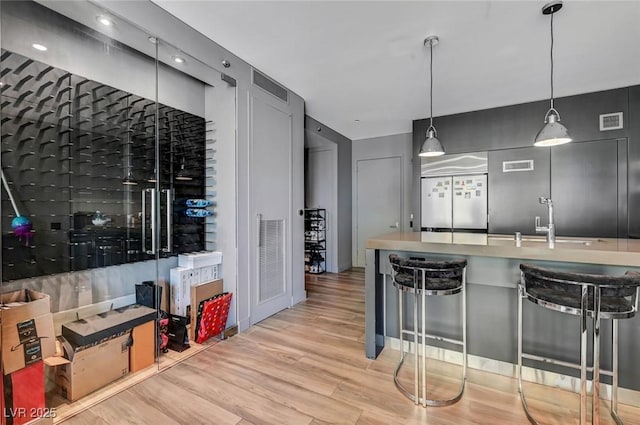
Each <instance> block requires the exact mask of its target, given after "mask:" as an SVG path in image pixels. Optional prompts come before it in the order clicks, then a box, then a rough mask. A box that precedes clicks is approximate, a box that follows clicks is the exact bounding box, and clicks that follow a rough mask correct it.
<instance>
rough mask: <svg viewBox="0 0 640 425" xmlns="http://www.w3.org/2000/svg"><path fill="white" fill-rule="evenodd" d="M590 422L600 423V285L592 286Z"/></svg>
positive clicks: (596, 424)
mask: <svg viewBox="0 0 640 425" xmlns="http://www.w3.org/2000/svg"><path fill="white" fill-rule="evenodd" d="M592 379H593V380H592V388H593V391H592V400H591V403H592V404H591V423H592V424H593V425H599V424H600V287H594V288H593V378H592Z"/></svg>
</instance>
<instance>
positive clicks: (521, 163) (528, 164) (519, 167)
mask: <svg viewBox="0 0 640 425" xmlns="http://www.w3.org/2000/svg"><path fill="white" fill-rule="evenodd" d="M515 171H533V159H521V160H518V161H502V172H503V173H512V172H515Z"/></svg>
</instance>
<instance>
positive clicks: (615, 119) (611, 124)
mask: <svg viewBox="0 0 640 425" xmlns="http://www.w3.org/2000/svg"><path fill="white" fill-rule="evenodd" d="M622 128H624V124H623V123H622V112H614V113H612V114H602V115H600V131H608V130H621V129H622Z"/></svg>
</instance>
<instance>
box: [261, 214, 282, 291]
mask: <svg viewBox="0 0 640 425" xmlns="http://www.w3.org/2000/svg"><path fill="white" fill-rule="evenodd" d="M259 245H260V252H259V257H260V268H259V273H260V275H259V280H258V285H259V291H258V292H259V293H258V302H259V303H262V302H264V301H267V300H270V299H272V298H274V297H277V296H278V295H280V294H282V293H283V292H284V288H285V273H284V265H285V252H284V220H260V243H259Z"/></svg>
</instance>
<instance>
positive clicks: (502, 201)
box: [488, 147, 551, 235]
mask: <svg viewBox="0 0 640 425" xmlns="http://www.w3.org/2000/svg"><path fill="white" fill-rule="evenodd" d="M488 159H489V182H488V190H489V233H503V234H509V233H513V232H516V231H519V232H522V234H525V235H533V234H535V226H534V219H533V217H534V216H532V215H531V214H530V213H529V212H530V211H538V212H539V213H538V215H540V216H544V215H545V214H544V212H545V211H544V210H543V205H540V204H539V203H538V197H540V196H545V197H548V196H549V194H550V193H551V187H550V184H551V182H550V178H549V169H550V168H549V167H550V164H549V161H550V149H549V148H536V147H528V148H518V149H502V150H497V151H491V152H489V155H488ZM522 160H531V161H533V170H531V171H519V172H511V173H503V172H502V162H503V161H522ZM545 209H546V208H545ZM543 223H545V224H546V220H545V221H543Z"/></svg>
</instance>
